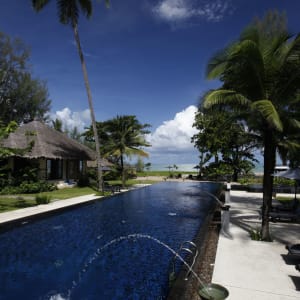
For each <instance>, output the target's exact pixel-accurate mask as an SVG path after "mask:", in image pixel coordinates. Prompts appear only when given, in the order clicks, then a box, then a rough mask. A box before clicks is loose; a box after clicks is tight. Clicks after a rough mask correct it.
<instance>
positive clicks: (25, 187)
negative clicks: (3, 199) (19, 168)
mask: <svg viewBox="0 0 300 300" xmlns="http://www.w3.org/2000/svg"><path fill="white" fill-rule="evenodd" d="M55 189H56V186H55V185H53V184H51V183H48V182H46V181H37V182H26V181H24V182H22V183H21V184H20V185H15V186H14V185H10V186H4V187H2V189H1V191H0V194H2V195H12V194H34V193H40V192H49V191H54V190H55Z"/></svg>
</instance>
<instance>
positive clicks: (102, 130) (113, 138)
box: [84, 116, 150, 186]
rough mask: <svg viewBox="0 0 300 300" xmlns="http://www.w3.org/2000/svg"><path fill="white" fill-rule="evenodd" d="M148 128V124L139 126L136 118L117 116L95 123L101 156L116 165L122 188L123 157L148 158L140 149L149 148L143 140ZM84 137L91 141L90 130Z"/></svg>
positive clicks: (123, 178) (124, 170) (123, 180)
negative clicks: (120, 175)
mask: <svg viewBox="0 0 300 300" xmlns="http://www.w3.org/2000/svg"><path fill="white" fill-rule="evenodd" d="M149 127H150V125H149V124H141V123H140V122H139V121H138V120H137V118H136V116H117V117H115V118H113V119H110V120H107V121H104V122H97V129H98V136H99V138H100V140H101V141H102V146H101V155H102V156H103V157H107V158H108V159H109V160H110V161H112V162H113V163H115V164H117V165H118V169H119V170H120V172H121V174H122V182H123V186H125V181H126V168H125V162H124V159H125V157H132V156H141V157H147V156H148V154H147V153H146V152H145V151H144V150H143V149H142V147H149V146H150V144H149V143H148V142H147V141H146V140H145V135H146V134H148V133H149V132H150V131H149V130H148V128H149ZM84 136H85V138H86V139H87V140H88V141H91V140H93V130H92V128H90V129H89V130H88V131H86V132H85V134H84Z"/></svg>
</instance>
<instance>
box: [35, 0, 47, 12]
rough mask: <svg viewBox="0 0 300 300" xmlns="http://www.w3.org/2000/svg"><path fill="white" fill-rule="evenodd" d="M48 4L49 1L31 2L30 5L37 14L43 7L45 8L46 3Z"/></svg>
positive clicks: (38, 0)
mask: <svg viewBox="0 0 300 300" xmlns="http://www.w3.org/2000/svg"><path fill="white" fill-rule="evenodd" d="M49 2H50V0H32V1H31V4H32V7H33V8H34V10H36V11H37V12H39V11H40V10H42V9H43V8H44V6H46V5H47V4H48V3H49Z"/></svg>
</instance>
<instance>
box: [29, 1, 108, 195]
mask: <svg viewBox="0 0 300 300" xmlns="http://www.w3.org/2000/svg"><path fill="white" fill-rule="evenodd" d="M49 2H50V0H32V5H33V8H34V9H35V10H36V11H37V12H39V11H40V10H42V9H43V8H44V7H45V5H47V4H48V3H49ZM105 2H106V5H107V6H108V5H109V2H110V1H109V0H106V1H105ZM56 3H57V8H58V16H59V21H60V23H62V24H64V25H71V27H72V29H73V33H74V38H75V41H76V46H77V50H78V54H79V58H80V62H81V67H82V72H83V77H84V83H85V87H86V91H87V96H88V103H89V108H90V114H91V120H92V128H93V134H94V141H95V146H96V155H97V170H98V173H97V175H98V189H99V191H101V190H102V187H103V179H102V167H101V154H100V141H99V137H98V134H97V126H96V119H95V112H94V107H93V100H92V93H91V88H90V84H89V79H88V73H87V68H86V63H85V59H84V55H83V51H82V48H81V43H80V38H79V33H78V18H79V13H80V11H81V12H82V13H83V14H84V15H85V16H86V17H87V18H90V17H91V16H92V1H91V0H56Z"/></svg>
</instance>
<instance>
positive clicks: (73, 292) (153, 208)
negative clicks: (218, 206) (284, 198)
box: [0, 182, 219, 300]
mask: <svg viewBox="0 0 300 300" xmlns="http://www.w3.org/2000/svg"><path fill="white" fill-rule="evenodd" d="M218 189H219V185H218V184H213V183H199V182H195V183H193V182H191V183H190V182H183V183H176V182H164V183H160V184H155V185H152V186H148V187H144V188H140V189H137V190H133V191H130V192H127V193H123V194H119V195H116V196H113V197H110V198H108V199H105V200H99V201H96V202H93V203H91V204H89V205H85V206H80V207H77V208H73V209H70V210H68V211H64V212H62V213H57V214H55V215H54V216H51V217H45V219H42V220H37V221H34V222H31V223H27V224H24V225H22V226H21V227H16V228H14V229H11V230H9V231H7V232H4V233H2V234H0V299H1V300H2V299H3V300H4V299H5V300H9V299H17V300H21V299H30V300H34V299H78V300H79V299H80V300H84V299H88V300H91V299H93V300H94V299H95V300H96V299H97V300H99V299H109V300H112V299H122V300H124V299H165V297H166V295H167V292H168V267H169V264H170V260H171V259H172V257H173V256H174V254H172V253H171V252H170V251H169V250H168V249H167V248H166V247H164V246H163V245H162V244H161V243H158V242H156V241H155V240H154V239H158V240H159V241H161V242H163V243H165V244H167V245H168V246H170V247H171V248H172V249H174V250H177V249H178V248H179V246H180V244H181V243H182V242H183V241H187V240H193V238H194V237H195V235H196V233H197V232H198V230H199V228H200V227H201V224H202V223H203V222H204V219H205V217H206V216H207V215H208V213H209V212H211V211H212V209H213V208H214V207H215V201H214V200H213V198H212V197H210V196H208V195H207V193H206V194H205V193H201V190H205V191H208V192H211V193H216V191H217V190H218ZM137 234H140V236H139V235H137ZM145 236H149V237H152V238H153V239H151V238H145Z"/></svg>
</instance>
